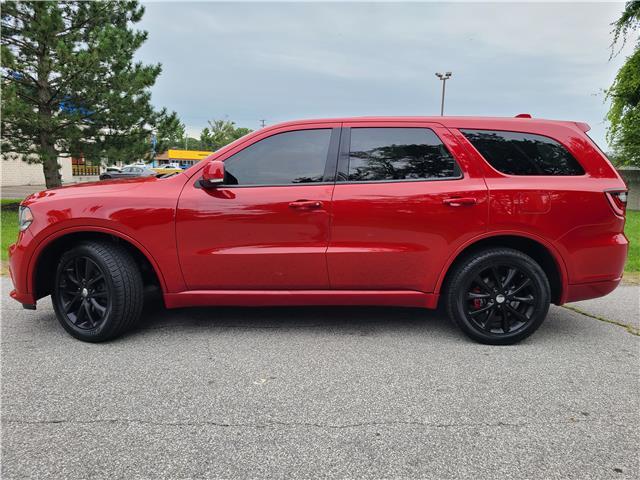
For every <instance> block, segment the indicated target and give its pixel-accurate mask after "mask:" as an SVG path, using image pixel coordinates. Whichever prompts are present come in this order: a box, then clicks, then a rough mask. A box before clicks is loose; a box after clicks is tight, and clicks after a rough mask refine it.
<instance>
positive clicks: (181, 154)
mask: <svg viewBox="0 0 640 480" xmlns="http://www.w3.org/2000/svg"><path fill="white" fill-rule="evenodd" d="M212 153H213V152H205V151H203V150H169V152H168V156H169V159H170V160H202V159H204V158H207V157H208V156H209V155H211V154H212Z"/></svg>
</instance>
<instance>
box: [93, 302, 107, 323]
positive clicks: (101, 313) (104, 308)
mask: <svg viewBox="0 0 640 480" xmlns="http://www.w3.org/2000/svg"><path fill="white" fill-rule="evenodd" d="M89 301H90V302H91V305H93V308H94V309H96V310H97V311H98V313H100V317H101V318H102V315H104V312H106V310H107V307H103V306H102V305H100V304H99V303H98V302H97V301H96V299H95V298H90V299H89Z"/></svg>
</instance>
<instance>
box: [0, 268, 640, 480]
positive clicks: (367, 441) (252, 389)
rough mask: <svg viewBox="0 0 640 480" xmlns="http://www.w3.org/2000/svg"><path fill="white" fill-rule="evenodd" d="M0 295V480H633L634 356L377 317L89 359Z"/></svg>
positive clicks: (5, 284)
mask: <svg viewBox="0 0 640 480" xmlns="http://www.w3.org/2000/svg"><path fill="white" fill-rule="evenodd" d="M0 283H2V320H1V323H0V327H1V339H2V347H1V353H2V359H1V360H2V372H1V373H2V438H1V440H2V471H1V474H2V478H3V479H22V478H34V477H38V478H72V479H74V478H78V479H80V478H82V479H87V478H127V479H131V478H153V479H155V478H204V477H211V478H213V477H217V478H242V479H246V478H327V477H331V478H434V479H445V478H470V479H471V478H473V479H478V478H499V479H510V478H536V479H537V478H557V479H580V480H583V479H587V478H588V479H594V478H604V479H608V478H611V479H623V478H629V479H631V478H633V479H635V478H639V477H640V467H639V462H638V445H640V413H639V412H640V391H639V390H640V388H639V387H640V384H639V378H640V375H639V373H640V372H639V368H640V361H639V360H640V348H639V346H640V337H638V336H636V335H633V334H632V333H629V331H628V330H627V329H626V328H623V327H620V326H618V325H614V324H611V323H607V322H604V321H601V320H598V319H595V318H591V317H588V316H585V315H582V314H580V313H577V312H575V311H572V310H569V309H566V308H561V307H552V308H551V311H550V314H549V317H548V319H547V321H546V322H545V323H544V324H543V325H542V327H541V328H540V329H539V330H538V332H536V333H535V334H534V335H533V336H532V337H530V338H529V339H527V340H526V341H524V342H523V343H521V344H519V345H515V346H508V347H491V346H486V345H479V344H476V343H473V342H471V341H470V340H467V339H466V337H464V336H463V335H462V334H461V333H460V332H459V331H458V330H457V329H456V328H455V327H454V326H452V325H451V324H450V323H449V322H448V321H447V320H446V319H445V318H444V317H443V316H442V314H441V313H438V312H435V313H433V312H425V311H421V310H417V309H392V308H273V309H244V308H236V309H232V308H224V309H222V308H212V309H183V310H176V311H165V310H159V311H156V312H147V314H146V315H145V318H144V320H143V322H142V324H141V325H140V326H139V328H137V329H136V330H135V331H133V332H131V333H129V334H128V335H126V336H124V337H122V338H120V339H118V340H115V341H112V342H110V343H106V344H98V345H93V344H87V343H82V342H80V341H77V340H75V339H73V338H71V337H70V336H68V335H67V334H66V333H65V332H64V331H63V330H62V328H61V327H60V326H59V324H58V323H57V321H56V319H55V317H54V314H53V311H52V308H51V306H50V302H49V300H48V299H45V300H44V301H41V302H40V303H39V305H38V310H37V311H26V310H22V309H21V307H20V305H18V304H17V303H15V302H13V301H11V300H8V299H7V294H8V290H9V280H8V279H7V278H6V277H4V278H2V279H0Z"/></svg>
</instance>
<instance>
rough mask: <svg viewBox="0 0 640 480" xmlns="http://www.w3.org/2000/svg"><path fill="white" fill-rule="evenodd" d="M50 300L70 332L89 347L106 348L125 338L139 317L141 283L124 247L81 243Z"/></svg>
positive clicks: (62, 265)
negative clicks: (106, 344) (108, 342)
mask: <svg viewBox="0 0 640 480" xmlns="http://www.w3.org/2000/svg"><path fill="white" fill-rule="evenodd" d="M51 297H52V300H53V308H54V310H55V312H56V316H57V317H58V320H59V321H60V324H61V325H62V326H63V327H64V329H65V330H66V331H67V332H69V333H70V334H71V335H73V336H74V337H76V338H78V339H80V340H84V341H86V342H102V341H105V340H109V339H111V338H114V337H116V336H118V335H120V334H122V333H123V332H125V331H126V330H127V329H129V328H130V327H132V326H133V325H134V323H135V322H136V321H137V320H138V318H139V317H140V312H141V311H142V306H143V284H142V277H141V275H140V271H139V269H138V267H137V265H136V263H135V261H134V260H133V258H132V256H131V254H130V253H129V252H128V251H127V250H126V249H125V248H124V247H123V246H121V245H117V244H114V243H111V242H100V241H91V242H83V243H81V244H79V245H77V246H76V247H74V248H72V249H71V250H69V251H67V252H65V253H64V254H63V255H62V257H61V258H60V261H59V263H58V268H57V270H56V278H55V286H54V291H53V293H52V295H51Z"/></svg>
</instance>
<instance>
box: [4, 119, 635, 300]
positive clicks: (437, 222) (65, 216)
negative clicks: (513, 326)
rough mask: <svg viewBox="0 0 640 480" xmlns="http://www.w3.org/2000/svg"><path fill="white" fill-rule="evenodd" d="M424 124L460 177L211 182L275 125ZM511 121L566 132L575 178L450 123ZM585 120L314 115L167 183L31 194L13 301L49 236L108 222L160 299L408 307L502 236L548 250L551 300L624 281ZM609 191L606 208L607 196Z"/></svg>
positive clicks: (15, 248)
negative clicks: (475, 249)
mask: <svg viewBox="0 0 640 480" xmlns="http://www.w3.org/2000/svg"><path fill="white" fill-rule="evenodd" d="M365 126H366V127H375V126H379V127H394V126H395V127H400V126H405V127H425V128H431V129H432V130H433V131H434V132H435V133H436V134H437V135H438V136H439V137H440V139H441V140H442V141H443V142H444V143H445V145H446V146H447V148H448V149H449V151H450V152H451V153H452V154H453V155H454V157H455V158H456V160H457V162H458V164H459V166H460V168H461V170H462V174H463V175H462V178H460V179H452V180H440V181H406V182H377V183H346V182H342V183H340V182H339V183H337V184H336V183H333V182H327V183H321V184H306V185H305V184H296V185H290V186H265V187H263V186H251V187H232V186H224V185H222V186H218V187H216V188H202V187H200V185H199V180H200V179H201V177H202V176H203V173H205V172H204V171H203V169H205V168H206V169H207V170H206V175H205V176H207V177H208V178H209V177H210V178H215V179H218V178H219V177H220V175H221V170H223V168H222V166H223V165H222V164H221V163H217V161H219V162H224V160H226V159H227V158H228V157H230V156H231V155H233V154H234V153H236V152H238V151H240V150H242V149H243V148H246V147H247V146H248V145H251V144H253V143H255V142H257V141H259V140H261V139H263V138H266V137H268V136H271V135H273V134H276V133H280V132H285V131H291V130H299V129H310V128H340V127H365ZM461 128H471V129H492V130H510V131H521V132H528V133H535V134H539V135H546V136H549V137H551V138H554V139H555V140H557V141H558V142H560V143H562V144H563V145H564V146H565V147H566V148H567V149H569V150H570V151H571V153H572V154H573V156H574V157H575V158H577V159H578V161H579V162H580V163H581V165H582V166H583V168H584V170H585V172H586V173H585V175H584V176H579V177H529V176H510V175H505V174H502V173H500V172H498V171H496V170H495V169H493V168H492V167H491V165H489V164H488V163H487V162H486V161H485V160H484V159H483V158H482V157H481V156H480V154H479V153H478V152H477V151H476V150H475V148H474V147H473V146H472V145H471V144H470V143H469V142H468V141H467V140H466V138H465V137H464V136H463V135H462V134H461V133H460V132H459V131H458V129H461ZM585 129H586V126H585V125H584V124H581V123H576V122H557V121H547V120H538V119H529V118H515V119H505V118H472V117H468V118H463V117H460V118H456V117H436V118H402V117H397V118H360V119H353V118H351V119H332V120H307V121H298V122H289V123H285V124H280V125H276V126H272V127H269V128H265V129H262V130H259V131H257V132H254V133H253V134H251V135H249V136H247V137H245V138H242V139H240V140H238V141H236V142H234V143H233V144H231V145H228V146H227V147H225V148H223V149H221V150H220V151H218V152H216V153H215V154H213V155H212V156H211V157H209V159H208V160H215V161H216V163H213V162H207V161H203V162H200V163H199V164H198V165H196V166H194V167H192V168H190V169H188V170H186V171H185V172H183V173H180V174H178V175H175V176H173V177H170V178H165V179H156V178H148V177H147V178H142V179H133V180H113V181H103V182H99V183H90V184H81V185H77V186H71V187H64V188H59V189H53V190H47V191H44V192H40V193H38V194H35V195H32V196H30V197H29V198H27V199H26V200H25V201H24V202H23V204H24V205H26V206H29V208H31V210H32V212H33V214H34V221H33V223H32V224H31V225H30V226H29V227H28V229H27V230H26V231H25V232H22V233H21V234H20V235H19V238H18V241H17V242H16V244H14V245H12V246H11V247H10V270H11V277H12V280H13V282H14V284H15V287H16V289H15V291H14V292H12V294H11V296H12V297H13V298H15V299H16V300H18V301H20V302H21V303H24V304H35V302H36V301H37V300H38V299H37V298H35V296H36V295H35V293H34V285H35V278H34V276H35V275H36V266H37V264H38V261H39V260H40V258H41V255H43V254H44V255H46V248H47V246H48V245H50V244H51V242H53V241H55V240H56V239H60V238H62V237H64V236H65V235H68V234H71V233H77V232H85V231H91V232H101V233H108V234H110V235H113V236H116V237H119V238H121V239H122V240H124V241H127V242H129V243H131V244H132V245H133V246H134V247H135V248H137V249H138V250H140V252H142V254H143V255H144V256H145V257H146V258H147V259H148V260H149V262H150V264H151V265H152V267H153V268H154V269H155V271H156V273H157V275H158V278H159V279H160V283H161V286H162V289H163V292H164V295H165V303H166V304H167V306H168V307H183V306H189V305H253V306H259V305H301V304H321V305H401V306H413V307H425V308H433V307H435V306H436V305H437V300H438V295H439V294H440V290H441V288H442V285H443V282H444V279H445V276H446V273H447V271H448V269H449V268H450V266H451V264H452V263H453V262H454V261H455V260H456V258H457V257H458V255H459V254H460V253H461V252H463V251H464V249H465V248H467V247H469V246H471V245H473V244H474V243H475V242H477V241H480V240H482V239H486V238H490V237H494V236H502V235H510V236H520V237H524V238H528V239H532V240H535V241H537V242H538V243H540V244H541V245H543V246H544V247H545V248H546V249H547V250H548V252H549V253H550V255H551V256H552V258H553V259H554V261H555V265H556V267H557V269H558V272H559V276H560V278H561V284H562V285H561V293H560V298H559V303H562V302H565V301H571V300H578V299H584V298H593V297H597V296H601V295H605V294H607V293H609V292H610V291H611V290H613V289H614V288H615V287H616V286H617V284H618V283H619V281H620V277H621V275H622V270H623V266H624V261H625V258H626V253H627V247H628V242H627V239H626V238H625V236H624V234H623V228H624V210H623V209H621V208H617V206H616V203H615V199H612V198H611V196H610V195H609V196H608V195H607V194H606V193H605V192H609V191H611V192H615V191H621V190H626V186H625V185H624V182H623V181H622V180H621V178H620V177H619V175H618V174H617V172H616V171H615V169H614V168H613V167H612V166H611V164H610V163H609V162H608V161H607V160H606V159H605V158H604V156H603V155H602V154H601V153H600V152H599V150H598V149H597V147H595V145H594V144H593V143H592V142H591V140H589V138H588V137H587V136H586V135H585V133H584V132H585ZM612 202H613V203H612Z"/></svg>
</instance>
